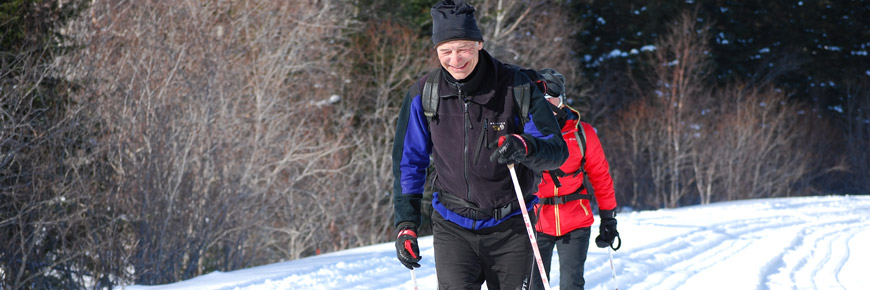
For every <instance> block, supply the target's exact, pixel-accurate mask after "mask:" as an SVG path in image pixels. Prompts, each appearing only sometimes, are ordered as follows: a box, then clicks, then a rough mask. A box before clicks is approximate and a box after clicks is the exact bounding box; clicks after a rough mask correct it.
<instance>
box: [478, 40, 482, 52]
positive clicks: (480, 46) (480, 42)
mask: <svg viewBox="0 0 870 290" xmlns="http://www.w3.org/2000/svg"><path fill="white" fill-rule="evenodd" d="M481 49H483V41H478V42H477V50H481Z"/></svg>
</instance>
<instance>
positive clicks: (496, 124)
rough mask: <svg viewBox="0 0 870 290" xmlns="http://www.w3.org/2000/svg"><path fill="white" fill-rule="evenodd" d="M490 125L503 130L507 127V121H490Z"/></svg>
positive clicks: (493, 128) (495, 129)
mask: <svg viewBox="0 0 870 290" xmlns="http://www.w3.org/2000/svg"><path fill="white" fill-rule="evenodd" d="M489 126H490V127H492V130H493V131H496V132H498V131H503V130H504V128H505V122H489Z"/></svg>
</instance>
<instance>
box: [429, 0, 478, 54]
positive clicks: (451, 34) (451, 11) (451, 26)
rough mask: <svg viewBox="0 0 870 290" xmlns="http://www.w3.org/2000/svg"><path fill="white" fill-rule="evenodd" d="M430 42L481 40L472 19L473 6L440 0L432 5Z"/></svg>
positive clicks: (449, 0) (460, 2)
mask: <svg viewBox="0 0 870 290" xmlns="http://www.w3.org/2000/svg"><path fill="white" fill-rule="evenodd" d="M431 14H432V43H433V44H435V46H438V45H439V44H441V43H442V42H445V41H448V40H457V39H463V40H475V41H483V34H481V33H480V29H478V28H477V20H475V19H474V7H471V5H468V4H466V3H465V2H462V1H452V0H442V1H440V2H438V3H437V4H435V6H434V7H432V11H431Z"/></svg>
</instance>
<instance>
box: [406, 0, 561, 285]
mask: <svg viewBox="0 0 870 290" xmlns="http://www.w3.org/2000/svg"><path fill="white" fill-rule="evenodd" d="M431 15H432V21H433V27H432V42H433V44H434V45H435V52H436V54H437V57H438V60H439V62H440V64H441V68H440V69H437V70H435V71H433V73H430V74H428V75H427V76H426V77H423V78H421V79H420V80H418V81H417V82H416V83H415V84H413V85H412V86H411V88H410V89H409V90H408V93H407V94H406V95H405V99H404V102H403V104H402V108H401V111H400V112H399V119H398V124H397V126H396V135H395V140H394V145H393V174H394V177H395V181H394V194H393V203H394V209H395V225H396V229H397V232H398V235H397V240H396V251H397V257H398V259H399V261H400V262H401V263H402V264H403V265H405V266H406V267H408V268H409V269H414V268H416V267H420V264H419V263H418V262H419V261H420V259H421V257H420V253H419V248H418V246H417V233H416V231H417V227H418V226H419V225H420V223H421V211H420V205H421V199H422V196H423V188H424V183H425V181H426V174H427V172H426V169H427V168H428V166H429V162H430V155H431V160H432V161H433V162H434V164H435V168H436V170H437V178H436V179H435V184H434V186H435V188H436V193H435V194H434V197H433V201H432V205H433V208H434V211H433V213H432V217H431V220H432V232H433V240H434V248H435V257H434V258H435V262H436V268H437V271H436V272H437V275H438V288H439V289H471V288H478V289H479V288H480V286H481V285H482V284H483V283H484V281H485V282H486V283H487V287H488V288H489V289H525V288H526V287H527V286H528V283H530V279H531V272H532V270H536V269H535V268H532V267H533V265H534V264H533V263H532V249H531V244H530V240H529V237H528V236H527V234H526V230H525V224H524V222H523V219H522V216H521V215H520V213H521V211H523V210H525V211H529V210H531V209H532V208H533V206H534V203H535V202H536V201H537V198H535V197H534V195H533V192H534V191H535V186H536V185H537V180H536V176H538V177H539V176H540V172H541V171H542V170H547V169H556V168H558V167H559V165H561V164H562V163H563V162H564V161H565V159H566V158H567V157H568V151H567V147H566V146H565V142H564V140H562V138H560V132H559V126H558V124H557V123H556V120H555V118H554V116H553V113H552V111H551V110H550V108H549V105H548V104H547V102H546V101H545V100H544V98H543V93H542V92H540V91H539V90H538V89H536V88H535V86H534V85H531V86H530V87H531V88H532V89H531V90H530V92H531V96H530V97H531V99H530V102H529V103H528V108H526V109H527V111H528V114H522V113H520V112H523V108H520V106H519V105H520V104H517V101H516V99H515V97H516V96H514V95H513V94H514V93H515V90H514V87H515V86H517V85H528V84H530V80H529V79H528V78H527V77H526V75H525V74H523V73H517V68H515V67H513V66H510V65H507V64H504V63H502V62H501V61H499V60H498V59H495V58H494V57H492V56H490V54H489V53H487V52H486V50H484V49H483V36H482V34H481V32H480V30H479V29H478V27H477V22H476V20H475V17H474V8H473V7H471V6H470V5H468V4H466V3H463V2H462V1H449V0H444V1H440V2H438V3H437V4H436V5H435V6H434V7H433V8H432V10H431ZM429 78H435V79H433V81H432V82H430V83H428V84H427V80H428V79H429ZM425 89H428V90H430V91H429V93H423V91H424V90H425ZM432 94H434V98H424V96H429V95H432ZM424 102H425V103H427V104H426V105H424V104H423V103H424ZM433 102H434V103H435V105H434V111H433V112H431V113H430V112H428V111H427V110H425V109H424V107H426V106H428V107H433V106H432V105H431V104H432V103H433ZM427 114H428V115H429V116H427ZM506 164H515V165H516V167H515V168H516V171H517V176H518V180H519V184H520V187H521V188H520V190H521V191H522V193H523V194H524V195H525V196H526V198H525V200H526V201H527V204H519V202H518V201H517V196H516V194H515V191H514V188H513V183H512V180H511V177H510V175H509V171H508V168H507V166H506ZM536 172H537V174H536Z"/></svg>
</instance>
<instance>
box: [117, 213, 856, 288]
mask: <svg viewBox="0 0 870 290" xmlns="http://www.w3.org/2000/svg"><path fill="white" fill-rule="evenodd" d="M617 219H618V221H619V227H618V229H619V232H620V235H621V237H622V240H623V242H624V244H623V246H622V248H621V249H619V251H616V252H614V261H615V268H616V272H617V282H618V286H619V289H870V196H827V197H798V198H776V199H759V200H746V201H736V202H723V203H717V204H711V205H706V206H690V207H684V208H678V209H667V210H656V211H640V212H631V213H622V214H620V215H619V216H618V217H617ZM597 226H598V225H597V224H596V225H594V226H593V229H595V230H594V231H593V235H592V236H593V238H594V236H595V235H596V234H597ZM591 245H592V247H591V248H590V250H589V258H588V260H587V261H586V274H585V277H586V289H613V288H614V287H613V284H612V283H613V281H612V279H611V271H610V264H609V261H608V253H607V250H605V249H599V248H596V247H595V246H594V242H592V243H591ZM420 246H421V249H420V250H421V254H422V256H423V261H422V262H421V264H422V265H423V267H422V268H419V269H417V270H416V271H415V275H416V278H417V284H418V286H419V289H435V288H436V286H435V284H436V282H435V281H436V278H435V261H433V259H432V255H433V249H432V237H431V236H428V237H422V238H421V239H420ZM558 273H559V271H558V255H557V254H554V257H553V271H552V272H551V282H550V283H551V285H552V286H553V288H552V289H559V286H558V285H559V274H558ZM485 288H486V287H485V286H484V289H485ZM126 289H135V290H158V289H413V284H412V283H411V273H410V271H408V269H406V268H405V267H403V266H402V265H401V264H399V262H398V260H396V257H395V249H394V247H393V244H392V243H385V244H378V245H373V246H368V247H362V248H356V249H350V250H347V251H342V252H335V253H329V254H324V255H319V256H314V257H308V258H304V259H299V260H295V261H289V262H283V263H276V264H271V265H264V266H259V267H253V268H249V269H243V270H237V271H232V272H225V273H221V272H215V273H211V274H207V275H203V276H200V277H196V278H193V279H190V280H187V281H182V282H178V283H174V284H168V285H160V286H147V287H146V286H128V287H126Z"/></svg>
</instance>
